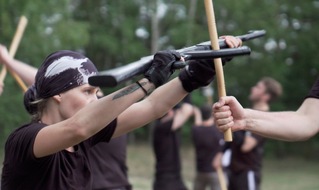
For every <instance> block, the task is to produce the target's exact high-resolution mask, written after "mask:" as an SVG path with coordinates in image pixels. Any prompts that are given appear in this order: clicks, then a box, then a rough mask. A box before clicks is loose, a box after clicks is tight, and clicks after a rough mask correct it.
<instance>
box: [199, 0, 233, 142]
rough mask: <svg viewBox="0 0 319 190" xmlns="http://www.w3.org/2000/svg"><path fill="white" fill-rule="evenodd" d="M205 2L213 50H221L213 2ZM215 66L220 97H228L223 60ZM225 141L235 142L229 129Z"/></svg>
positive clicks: (219, 60) (217, 60) (216, 61)
mask: <svg viewBox="0 0 319 190" xmlns="http://www.w3.org/2000/svg"><path fill="white" fill-rule="evenodd" d="M204 1H205V9H206V17H207V22H208V30H209V37H210V41H211V45H212V48H213V50H219V49H220V48H219V43H218V34H217V29H216V21H215V15H214V7H213V1H212V0H204ZM214 65H215V70H216V79H217V88H218V96H219V98H220V97H223V96H226V88H225V80H224V72H223V64H222V60H221V58H218V59H214ZM224 139H225V141H227V142H231V141H233V137H232V133H231V129H228V130H227V131H226V132H225V133H224Z"/></svg>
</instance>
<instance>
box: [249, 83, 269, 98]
mask: <svg viewBox="0 0 319 190" xmlns="http://www.w3.org/2000/svg"><path fill="white" fill-rule="evenodd" d="M266 96H267V93H266V86H265V84H264V83H263V82H261V81H259V82H258V83H257V84H256V85H255V86H253V87H252V88H251V91H250V96H249V100H250V101H252V102H259V101H261V100H265V98H266Z"/></svg>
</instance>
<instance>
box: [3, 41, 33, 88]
mask: <svg viewBox="0 0 319 190" xmlns="http://www.w3.org/2000/svg"><path fill="white" fill-rule="evenodd" d="M0 63H2V64H4V65H5V66H6V67H7V68H8V69H9V70H11V71H13V72H14V73H16V74H17V75H18V76H19V77H21V79H22V80H23V81H24V82H26V83H27V84H28V85H29V86H31V85H32V84H33V82H34V78H35V75H36V73H37V69H36V68H35V67H32V66H30V65H28V64H26V63H23V62H21V61H19V60H16V59H14V58H11V57H10V56H9V53H8V50H7V48H6V47H5V46H3V45H1V44H0Z"/></svg>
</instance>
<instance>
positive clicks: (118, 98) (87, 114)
mask: <svg viewBox="0 0 319 190" xmlns="http://www.w3.org/2000/svg"><path fill="white" fill-rule="evenodd" d="M143 81H145V82H146V81H147V80H146V79H144V80H143ZM147 83H148V84H146V85H145V86H144V87H145V88H147V89H150V88H154V87H153V84H151V83H149V82H148V81H147ZM144 96H145V94H144V92H143V91H142V90H141V89H140V87H139V86H138V85H137V84H132V85H130V86H128V87H126V88H123V89H121V90H118V91H116V92H114V93H112V94H110V95H108V96H106V97H103V98H101V99H99V100H98V101H95V102H93V103H91V104H89V105H88V106H87V107H85V108H83V109H82V110H81V111H80V112H79V113H78V114H77V115H76V116H75V117H77V119H78V120H79V123H80V125H81V126H83V128H84V130H85V132H84V133H85V134H87V136H91V135H92V134H95V133H96V132H98V131H99V130H101V129H102V128H103V127H105V126H106V125H107V124H108V123H110V122H111V121H112V120H114V119H115V118H116V117H118V116H119V114H121V113H122V112H123V111H124V110H126V109H127V108H128V107H129V106H131V105H132V104H134V103H135V102H137V101H139V100H140V99H141V98H143V97H144Z"/></svg>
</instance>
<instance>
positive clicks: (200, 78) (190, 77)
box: [178, 60, 215, 92]
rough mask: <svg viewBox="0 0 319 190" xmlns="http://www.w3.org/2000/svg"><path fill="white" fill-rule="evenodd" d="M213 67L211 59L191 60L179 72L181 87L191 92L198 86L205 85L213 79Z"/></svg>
mask: <svg viewBox="0 0 319 190" xmlns="http://www.w3.org/2000/svg"><path fill="white" fill-rule="evenodd" d="M214 76H215V67H214V63H213V61H212V60H192V61H189V64H188V65H187V66H186V67H185V68H184V69H183V70H182V71H181V72H180V73H179V76H178V77H179V79H180V80H181V82H182V85H183V88H184V89H185V90H186V91H187V92H191V91H193V90H195V89H197V88H199V87H202V86H207V85H208V84H209V83H211V82H212V81H213V80H214Z"/></svg>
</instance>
